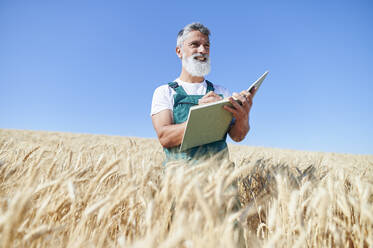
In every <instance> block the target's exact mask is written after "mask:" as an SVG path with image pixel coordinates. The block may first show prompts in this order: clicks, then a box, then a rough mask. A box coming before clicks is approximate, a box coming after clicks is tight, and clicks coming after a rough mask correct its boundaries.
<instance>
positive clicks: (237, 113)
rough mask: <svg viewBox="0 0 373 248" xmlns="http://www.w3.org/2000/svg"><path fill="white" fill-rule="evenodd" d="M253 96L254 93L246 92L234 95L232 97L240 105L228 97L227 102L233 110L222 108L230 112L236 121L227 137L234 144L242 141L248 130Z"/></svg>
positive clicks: (226, 107)
mask: <svg viewBox="0 0 373 248" xmlns="http://www.w3.org/2000/svg"><path fill="white" fill-rule="evenodd" d="M254 94H255V91H253V92H252V93H249V92H246V91H243V92H241V94H236V93H234V94H233V95H234V97H236V98H237V99H238V100H240V101H241V103H242V105H240V104H238V103H237V102H236V101H235V100H233V98H232V97H230V98H229V101H230V102H231V103H232V105H233V108H231V107H228V106H224V108H225V109H226V110H227V111H229V112H231V113H232V114H233V117H234V118H235V119H236V122H235V123H234V124H233V126H232V128H231V129H230V131H229V136H230V137H231V138H232V140H234V141H236V142H240V141H242V140H243V139H244V138H245V136H246V134H247V133H248V132H249V130H250V125H249V116H250V110H251V106H252V104H253V96H254Z"/></svg>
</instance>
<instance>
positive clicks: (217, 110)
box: [180, 71, 268, 151]
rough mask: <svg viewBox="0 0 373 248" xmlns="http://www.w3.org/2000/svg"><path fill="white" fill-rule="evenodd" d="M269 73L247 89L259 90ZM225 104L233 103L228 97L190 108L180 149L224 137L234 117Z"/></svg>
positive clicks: (230, 104)
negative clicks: (225, 107)
mask: <svg viewBox="0 0 373 248" xmlns="http://www.w3.org/2000/svg"><path fill="white" fill-rule="evenodd" d="M267 74H268V71H266V72H265V73H264V74H263V75H262V76H261V77H260V78H259V79H258V80H256V81H255V82H254V83H253V84H252V85H250V87H249V88H248V89H247V91H249V92H250V91H252V89H254V88H255V89H256V92H257V91H258V89H259V87H260V85H261V84H262V82H263V80H264V79H265V77H266V76H267ZM237 102H239V101H238V100H237ZM224 105H228V106H232V103H231V102H230V101H229V99H228V98H226V99H223V100H220V101H216V102H212V103H208V104H204V105H196V106H193V107H191V108H190V110H189V115H188V120H187V126H186V128H185V131H184V136H183V141H182V143H181V146H180V151H184V150H187V149H189V148H192V147H195V146H200V145H204V144H208V143H212V142H215V141H218V140H222V139H223V138H224V136H225V135H226V133H227V131H228V128H229V125H230V123H231V122H232V117H233V116H232V113H231V112H229V111H227V110H225V109H224V108H223V106H224Z"/></svg>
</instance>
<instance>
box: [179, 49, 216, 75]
mask: <svg viewBox="0 0 373 248" xmlns="http://www.w3.org/2000/svg"><path fill="white" fill-rule="evenodd" d="M198 56H203V57H205V58H206V61H199V60H197V59H195V57H198ZM182 65H183V67H184V68H185V70H186V71H187V72H189V73H190V75H192V76H194V77H204V76H206V75H207V74H209V73H210V70H211V65H210V58H209V56H208V55H202V54H200V53H195V54H193V55H191V56H189V57H187V58H185V57H183V60H182Z"/></svg>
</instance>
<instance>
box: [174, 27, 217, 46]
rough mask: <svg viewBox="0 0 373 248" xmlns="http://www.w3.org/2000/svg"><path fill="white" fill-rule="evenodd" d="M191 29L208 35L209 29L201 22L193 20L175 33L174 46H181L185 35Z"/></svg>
mask: <svg viewBox="0 0 373 248" xmlns="http://www.w3.org/2000/svg"><path fill="white" fill-rule="evenodd" d="M192 31H200V32H201V33H202V34H204V35H206V36H207V37H209V36H210V30H209V29H208V28H207V27H205V26H204V25H202V24H201V23H198V22H193V23H191V24H188V25H186V26H185V27H184V28H183V29H182V30H180V31H179V33H178V35H177V40H176V46H178V47H181V46H182V44H183V41H184V40H185V39H186V37H187V35H188V34H189V33H190V32H192Z"/></svg>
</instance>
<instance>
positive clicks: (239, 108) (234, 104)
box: [229, 97, 242, 111]
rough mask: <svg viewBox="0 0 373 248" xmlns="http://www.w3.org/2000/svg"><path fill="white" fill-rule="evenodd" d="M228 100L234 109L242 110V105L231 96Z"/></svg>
mask: <svg viewBox="0 0 373 248" xmlns="http://www.w3.org/2000/svg"><path fill="white" fill-rule="evenodd" d="M236 99H238V98H237V97H236ZM238 100H239V99H238ZM229 101H230V102H231V103H232V105H233V107H234V108H235V109H236V110H239V111H242V106H241V105H240V104H239V103H238V102H236V100H235V99H233V97H230V98H229Z"/></svg>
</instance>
